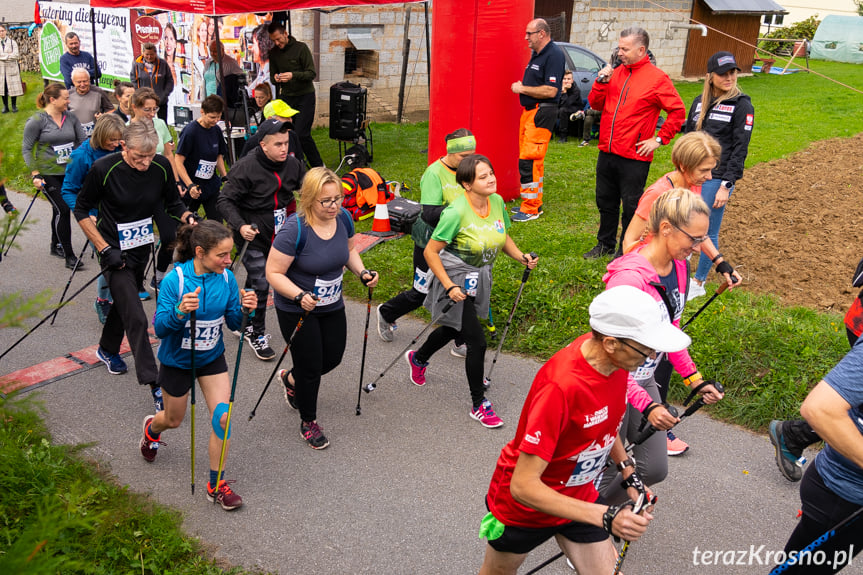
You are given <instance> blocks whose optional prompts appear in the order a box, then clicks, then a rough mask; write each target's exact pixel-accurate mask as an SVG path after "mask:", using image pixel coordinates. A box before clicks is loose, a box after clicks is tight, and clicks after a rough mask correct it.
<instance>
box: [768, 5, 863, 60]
mask: <svg viewBox="0 0 863 575" xmlns="http://www.w3.org/2000/svg"><path fill="white" fill-rule="evenodd" d="M857 1H858V7H859V2H860V1H863V0H857ZM819 24H821V20H819V19H818V14H816V15H814V16H810V17H809V18H807V19H806V20H801V21H800V22H796V23H794V24H792V25H790V26H785V27H783V28H776V29H774V30H771V31H770V33H769V34H765V37H767V38H799V39H801V40H802V39H806V40H812V38H813V37H815V31H816V30H817V29H818V25H819ZM793 48H794V43H793V42H769V41H766V42H764V41H763V42H759V43H758V49H759V50H763V51H766V52H771V53H773V54H775V53H777V52H786V51H787V52H790V51H791V50H792V49H793Z"/></svg>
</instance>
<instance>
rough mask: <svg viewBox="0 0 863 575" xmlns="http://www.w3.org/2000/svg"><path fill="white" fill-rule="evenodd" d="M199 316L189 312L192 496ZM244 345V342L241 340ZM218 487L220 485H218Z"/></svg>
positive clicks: (193, 311)
mask: <svg viewBox="0 0 863 575" xmlns="http://www.w3.org/2000/svg"><path fill="white" fill-rule="evenodd" d="M197 321H198V319H197V317H196V316H195V310H192V311H190V312H189V339H191V340H192V342H191V343H192V346H191V349H190V352H189V355H190V356H191V360H190V363H191V368H192V411H191V418H192V442H191V445H192V496H194V495H195V347H196V346H195V340H196V339H197V335H198V330H197ZM240 344H241V345H242V342H240ZM217 487H218V485H217Z"/></svg>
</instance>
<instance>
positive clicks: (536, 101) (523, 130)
mask: <svg viewBox="0 0 863 575" xmlns="http://www.w3.org/2000/svg"><path fill="white" fill-rule="evenodd" d="M524 36H525V38H526V39H527V45H528V46H530V49H531V50H532V52H531V55H530V61H529V62H528V63H527V68H525V70H524V78H523V79H522V81H521V82H513V84H512V91H513V93H514V94H518V100H519V103H520V104H521V105H522V108H523V110H522V112H521V119H520V120H519V124H518V173H519V176H520V179H521V200H522V202H521V207H520V208H516V209H515V210H514V211H515V214H514V215H513V217H512V221H514V222H527V221H530V220H535V219H536V218H538V217H539V215H540V214H541V213H542V177H543V173H544V169H545V153H546V152H547V151H548V143H549V142H550V141H551V131H552V129H554V123H555V121H556V120H557V103H558V100H559V98H560V85H561V82H562V81H563V72H564V69H565V67H566V64H565V62H564V58H563V52H562V51H561V50H560V48H559V47H558V46H557V44H555V43H554V42H552V41H551V30H550V29H549V27H548V23H546V21H545V20H543V19H541V18H538V19H536V20H531V21H530V22H528V24H527V30H526V31H525V33H524Z"/></svg>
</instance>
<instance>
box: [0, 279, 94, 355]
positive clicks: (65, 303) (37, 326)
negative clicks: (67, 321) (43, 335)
mask: <svg viewBox="0 0 863 575" xmlns="http://www.w3.org/2000/svg"><path fill="white" fill-rule="evenodd" d="M100 275H102V272H101V271H100V272H99V273H97V274H96V275H95V276H93V278H92V279H91V280H90V281H88V282H87V283H85V284H84V285H82V286H81V287H80V288H79V289H78V291H76V292H75V293H73V294H72V295H70V296H69V299H67V300H66V301H64V302H63V304H62V305H61V306H59V307H63V306H65V305H67V304H68V303H69V302H71V301H72V300H73V299H75V297H76V296H77V295H78V294H80V293H81V292H82V291H84V290H85V289H87V287H88V286H89V285H90V284H92V283H93V282H94V281H96V280H97V279H99V276H100ZM58 309H59V308H58ZM55 311H56V310H52V311H51V313H49V314H48V315H46V316H45V317H44V318H42V320H41V321H40V322H39V323H37V324H36V325H34V326H33V327H31V328H30V331H28V332H27V333H25V334H24V335H22V336H21V338H20V339H19V340H18V341H16V342H15V343H13V344H12V345H11V346H9V348H8V349H7V350H6V351H4V352H3V353H2V354H0V359H3V358H4V357H6V354H7V353H9V352H10V351H12V350H13V349H15V347H17V346H18V344H19V343H21V342H22V341H24V340H25V339H27V336H29V335H30V334H31V333H33V332H34V331H36V330H37V329H39V327H40V326H41V325H42V324H43V323H45V322H46V321H48V320H49V319H51V317H52V316H53V315H54V312H55Z"/></svg>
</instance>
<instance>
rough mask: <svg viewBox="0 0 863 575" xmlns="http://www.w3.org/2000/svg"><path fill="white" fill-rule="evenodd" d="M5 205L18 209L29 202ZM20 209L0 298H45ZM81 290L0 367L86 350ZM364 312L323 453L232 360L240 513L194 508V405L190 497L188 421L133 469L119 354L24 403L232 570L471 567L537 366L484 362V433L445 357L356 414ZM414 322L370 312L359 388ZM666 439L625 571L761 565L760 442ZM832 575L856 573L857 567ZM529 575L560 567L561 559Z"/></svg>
mask: <svg viewBox="0 0 863 575" xmlns="http://www.w3.org/2000/svg"><path fill="white" fill-rule="evenodd" d="M10 196H11V199H12V201H13V202H14V203H15V205H16V206H18V208H19V209H21V211H22V212H23V210H24V209H25V208H26V206H27V203H28V198H27V197H25V196H23V195H20V194H16V193H10ZM33 216H35V218H36V219H38V222H34V223H33V225H32V227H31V228H30V229H28V230H26V231H24V232H22V234H21V235H20V236H19V239H18V240H17V241H16V243H17V244H19V245H20V246H21V247H22V249H21V250H20V251H19V250H14V249H13V251H12V252H10V254H9V256H8V257H6V258H4V259H3V261H2V262H0V294H4V295H5V294H9V293H10V292H13V291H20V292H21V293H22V294H23V295H25V296H31V295H34V294H36V293H38V292H40V291H42V290H44V289H51V290H53V291H54V293H55V300H56V298H57V297H58V295H59V292H60V291H61V290H62V288H63V286H64V285H65V283H66V281H67V279H68V270H66V269H65V267H63V263H62V261H61V260H59V259H57V258H54V257H51V256H49V255H48V241H47V238H48V221H49V219H50V210H49V208H48V205H47V203H46V202H43V201H39V202H37V203H36V206H35V207H34V212H33V214H31V218H32V217H33ZM73 237H74V244H75V245H76V246H77V249H80V247H81V246H82V245H83V243H82V242H83V235H82V234H81V233H80V230H79V229H78V227H77V225H73ZM405 241H407V240H405ZM405 265H409V263H408V262H405ZM97 271H98V269H97V265H96V263H95V260H89V259H88V260H87V269H86V270H85V271H83V272H79V273H78V274H76V276H75V278H74V281H73V284H72V288H73V290H74V289H76V288H77V287H78V286H80V285H82V284H83V283H84V282H85V281H86V280H87V279H89V278H91V277H92V276H93V275H95V274H96V272H97ZM242 273H243V272H242V271H241V272H239V274H238V275H242ZM347 281H354V280H353V279H352V278H349V279H347ZM382 281H387V278H386V277H384V278H383V279H382ZM527 289H530V287H529V285H528V287H527ZM94 292H95V288H94V287H93V288H88V289H87V290H86V291H85V292H84V293H83V294H82V295H81V296H79V298H77V299H76V300H75V301H74V303H73V304H72V305H70V306H68V307H66V308H64V309H63V310H62V311H61V312H60V314H59V316H58V318H57V321H56V324H55V325H54V326H49V325H47V324H46V325H44V326H42V327H41V328H39V329H38V330H37V331H36V332H34V333H33V334H32V335H31V336H30V337H29V338H27V339H26V340H25V341H24V342H23V343H22V344H21V345H20V346H18V347H17V348H16V349H15V350H13V351H12V352H11V353H10V354H9V355H8V356H6V357H5V358H4V359H3V360H2V363H0V375H2V374H7V373H10V372H12V371H14V370H17V369H22V368H26V367H29V366H32V365H34V364H37V363H40V362H43V361H46V360H49V359H52V358H56V357H60V356H63V355H65V354H66V353H69V352H71V351H75V350H79V349H82V348H85V347H88V346H91V345H94V344H95V343H97V342H98V337H99V333H100V327H101V326H100V324H99V323H98V321H97V319H96V316H95V313H94V311H93V309H92V301H93V298H94ZM376 303H377V302H376ZM144 307H145V309H146V310H147V312H148V314H149V313H153V312H154V310H155V303H154V302H153V301H149V302H145V303H144ZM365 309H366V308H365V304H364V303H357V302H349V303H348V306H347V313H348V326H349V327H348V343H347V351H346V353H345V359H344V361H343V363H342V364H341V365H340V366H339V367H338V368H337V369H336V370H335V371H334V372H333V373H331V374H329V375H327V376H326V377H325V378H324V382H323V385H322V387H321V393H320V401H319V410H318V414H319V422H320V423H321V425H322V426H323V427H324V430H325V432H326V434H327V437H328V438H329V439H330V442H331V445H330V447H329V448H327V449H326V450H323V451H314V450H312V449H309V448H308V447H307V446H306V445H305V442H304V441H303V440H302V439H301V437H300V433H299V417H298V414H297V413H296V412H295V411H293V410H292V409H291V408H290V407H289V406H287V405H286V403H285V401H284V399H283V396H282V393H281V390H280V389H278V386H275V385H274V386H272V387H271V388H270V391H269V392H268V395H267V396H266V397H265V398H264V401H263V403H262V404H261V406H260V407H259V408H258V411H257V417H256V418H255V419H254V420H252V421H251V422H250V421H248V415H249V412H250V410H251V408H252V407H253V405H254V402H255V401H256V399H257V398H258V395H259V394H260V392H261V390H262V389H263V385H264V383H265V381H266V379H267V377H268V376H269V374H270V372H271V370H272V369H273V363H265V362H261V361H259V360H258V359H256V358H255V357H254V356H253V354H252V353H251V351H250V348H249V347H248V346H246V347H245V349H244V350H243V357H242V362H241V370H240V373H241V376H240V379H239V383H238V386H237V395H236V402H235V405H234V411H233V413H234V418H235V419H234V430H233V442H232V443H233V444H232V450H231V453H230V454H229V458H228V461H227V466H226V468H227V477H228V478H229V479H236V483H235V484H234V488H235V490H236V492H237V493H239V494H240V495H242V497H243V499H244V501H245V506H244V507H243V508H242V509H240V510H238V511H235V512H232V513H227V512H224V511H222V510H221V508H219V507H217V506H214V505H211V504H208V503H207V501H206V498H205V490H204V485H205V483H206V481H207V460H206V451H205V449H206V448H205V446H206V439H207V433H208V431H209V421H210V416H209V414H208V413H207V409H206V404H205V403H204V402H203V401H199V402H198V404H197V409H198V414H197V447H198V452H197V476H196V477H195V482H196V484H197V491H196V494H195V496H194V497H193V496H192V495H191V494H190V486H189V484H190V476H189V463H190V462H189V440H190V435H189V422H188V415H187V418H186V422H184V424H183V426H182V427H181V428H180V429H178V430H173V431H168V432H166V433H164V434H163V436H162V439H163V440H164V441H165V442H167V445H166V446H164V447H162V448H161V449H160V450H159V455H158V457H157V459H156V461H155V462H154V463H152V464H148V463H146V462H145V461H144V460H143V459H142V457H141V455H140V452H139V450H138V441H139V439H140V434H141V421H142V419H143V418H144V416H145V415H147V414H149V413H151V410H152V403H151V399H150V394H149V391H148V390H147V389H145V388H142V387H140V386H138V385H137V383H136V380H135V376H134V372H133V370H134V361H133V360H132V358H131V356H128V357H127V358H126V360H127V362H128V363H129V367H130V372H129V373H128V374H125V375H120V376H114V375H110V374H109V373H107V371H106V370H105V369H104V367H101V366H100V367H97V368H95V369H92V370H89V371H86V372H84V373H82V374H79V375H74V376H71V377H67V378H65V379H61V380H59V381H56V382H54V383H50V384H48V385H44V386H41V387H38V388H37V389H35V390H31V391H27V392H26V393H37V394H38V395H39V397H40V398H41V400H42V401H43V402H44V405H45V407H46V408H47V414H46V419H47V423H48V426H49V428H50V430H51V432H52V433H53V435H54V438H55V440H57V441H59V442H65V443H92V447H90V448H88V449H87V451H86V453H87V454H88V455H90V456H93V457H96V458H99V459H101V460H103V461H104V462H105V463H106V464H107V465H108V466H109V467H110V469H111V471H112V472H113V474H114V475H115V476H116V480H117V481H118V482H119V483H121V484H126V485H129V487H130V488H131V489H133V490H135V491H140V492H144V493H149V494H151V495H152V496H153V497H154V498H155V499H157V500H158V501H160V502H162V503H165V504H167V505H171V506H173V507H175V508H177V509H179V510H180V511H181V512H182V513H183V516H184V522H185V527H186V528H187V530H188V531H189V532H191V533H193V534H195V535H197V536H199V537H201V538H202V539H203V540H204V541H206V542H207V543H208V544H210V545H212V546H213V547H214V548H215V550H216V552H217V554H218V555H219V556H221V557H223V558H225V559H226V560H228V561H229V562H231V563H233V564H237V565H243V566H246V567H250V568H254V567H257V568H261V569H266V570H270V571H273V572H278V573H285V574H288V573H322V574H330V573H333V574H335V573H375V574H380V573H387V574H402V573H404V574H408V573H410V574H415V573H429V574H431V573H440V574H455V573H459V574H460V573H475V572H477V570H478V569H479V565H480V563H481V561H482V556H483V553H484V548H485V542H484V541H482V540H480V539H479V538H478V537H477V531H478V529H479V522H480V520H481V518H482V517H483V515H484V514H485V507H484V503H483V496H484V494H485V491H486V488H487V486H488V481H489V479H490V477H491V473H492V471H493V469H494V464H495V461H496V458H497V456H498V453H499V451H500V449H501V447H502V446H503V445H504V444H505V443H506V442H507V441H509V440H510V439H511V438H512V434H513V433H514V432H515V427H516V423H517V420H518V415H519V412H520V410H521V406H522V402H523V400H524V397H525V395H526V393H527V390H528V388H529V386H530V382H531V381H532V378H533V375H534V374H535V373H536V370H537V369H538V367H539V363H537V362H535V361H532V360H529V359H524V358H520V357H515V356H510V355H502V356H501V358H500V360H499V361H498V365H497V366H496V368H495V372H494V383H493V386H492V388H491V390H490V391H489V394H488V395H489V398H490V399H491V400H492V401H493V402H494V404H495V407H496V409H497V411H498V413H499V415H500V416H501V417H502V418H503V419H504V421H505V422H506V425H505V426H504V427H502V428H500V429H496V430H489V429H485V428H483V427H481V426H480V425H479V424H478V423H477V422H475V421H473V420H472V419H470V418H469V417H468V409H469V404H470V401H469V393H468V388H467V383H466V381H465V376H464V370H463V365H462V362H461V360H458V359H456V358H455V357H452V356H450V355H449V354H448V353H446V351H445V350H442V351H441V352H439V353H438V354H437V355H436V356H435V357H434V358H433V360H432V364H431V366H430V367H429V370H428V373H427V376H428V383H427V384H426V385H425V386H424V387H422V388H420V387H416V386H414V385H412V384H411V383H410V381H409V380H408V375H407V367H406V365H405V364H404V362H403V361H402V360H399V361H398V362H397V363H396V365H395V367H394V368H393V369H392V370H391V371H389V372H388V373H387V374H386V375H385V377H384V378H383V379H382V380H381V381H380V382H379V385H378V389H377V390H376V391H374V392H373V393H371V394H368V395H366V394H363V397H362V415H361V416H359V417H357V416H356V415H355V404H356V398H357V383H358V376H359V369H360V356H361V351H362V335H363V331H362V330H363V324H364V317H365ZM372 312H373V313H374V310H372ZM267 320H268V327H269V331H270V333H272V334H273V339H272V347H273V349H275V350H276V351H277V353H281V351H282V349H283V348H284V340H283V339H282V336H281V335H280V334H279V330H278V325H277V322H276V319H275V313H274V312H272V311H270V312H269V313H268V317H267ZM34 323H35V321H33V320H31V322H30V325H33V324H34ZM422 327H423V324H422V323H421V322H419V321H417V320H414V319H403V320H402V321H400V322H399V331H398V332H397V336H396V341H395V342H394V343H389V344H387V343H384V342H382V341H381V340H380V339H379V338H378V336H377V335H376V332H375V330H374V316H373V317H372V327H371V329H370V333H369V339H368V357H367V361H366V379H365V381H366V382H368V381H370V380H372V379H374V378H375V377H376V376H377V374H378V373H380V371H381V370H382V369H383V368H384V367H385V366H386V365H387V364H388V363H389V362H390V361H391V360H392V359H393V358H394V357H395V356H396V354H397V353H398V352H399V350H401V349H403V348H404V347H405V346H407V344H408V343H409V342H410V340H411V338H412V337H413V336H414V335H415V334H417V333H418V332H419V331H420V330H421V329H422ZM22 334H23V331H22V330H19V329H6V330H3V331H2V332H0V349H3V350H5V349H6V348H7V347H8V346H9V345H11V343H12V342H14V341H15V340H16V339H18V338H19V337H20V336H21V335H22ZM225 339H226V345H227V357H228V361H229V365H230V366H231V368H232V369H233V362H234V359H235V357H236V351H237V348H236V346H237V342H238V340H237V338H235V337H233V336H231V335H230V334H228V335H226V338H225ZM289 362H290V358H288V359H287V360H286V363H289ZM489 362H490V358H489ZM232 373H233V371H232ZM678 431H679V435H680V436H681V437H682V438H683V439H685V440H686V441H688V442H689V443H690V444H691V445H692V448H691V449H690V451H689V452H688V453H687V454H685V455H684V456H682V457H678V458H672V460H671V461H670V473H669V477H668V479H667V480H666V481H665V482H663V483H661V484H660V485H657V486H655V491H656V493H657V494H658V496H659V502H658V504H657V508H656V519H655V520H654V522H653V523H652V525H651V528H650V530H649V531H648V534H647V535H646V536H645V537H644V538H643V539H642V540H640V541H639V542H637V543H636V544H634V545H632V547H631V549H630V552H629V555H628V556H627V559H626V563H625V568H624V571H625V572H626V573H628V574H633V573H640V574H645V575H665V574H670V573H699V574H707V575H712V574H716V575H719V574H722V575H732V574H738V573H740V574H743V573H747V574H748V573H766V572H768V571H769V568H768V567H767V565H766V563H765V564H763V565H760V564H759V560H760V561H762V562H763V561H764V558H765V553H766V552H767V551H769V550H776V551H778V550H781V549H782V547H783V546H784V543H785V540H786V538H787V536H788V534H789V533H790V532H791V530H792V529H793V528H794V525H795V523H796V515H797V510H798V508H799V497H798V493H797V485H796V484H791V483H789V482H787V481H786V480H785V479H784V478H783V477H782V476H781V475H780V474H779V472H778V471H777V470H776V467H775V464H774V461H773V450H772V447H771V445H770V443H769V441H768V440H767V438H766V437H765V436H761V435H757V434H754V433H751V432H749V431H746V430H743V429H740V428H738V427H735V426H733V425H727V424H723V423H719V422H717V421H714V420H712V419H710V418H709V417H707V416H706V415H701V414H696V415H695V416H694V417H692V418H690V419H688V420H687V421H686V422H685V423H684V424H683V425H681V427H680V428H679V429H678ZM810 455H812V454H810ZM810 459H811V457H810ZM762 545H763V546H764V547H763V550H762V551H761V553H760V554H755V555H754V556H750V554H749V552H750V549H751V548H753V549H755V550H757V549H759V548H760V547H761V546H762ZM705 550H709V551H719V552H722V553H723V555H721V556H720V560H719V564H712V565H703V564H702V563H703V562H704V560H705V557H704V556H703V555H702V554H701V552H703V551H705ZM729 552H737V553H734V557H733V559H734V562H735V563H736V562H737V561H738V560H739V559H741V557H740V553H741V552H745V554H746V557H745V558H743V564H742V565H741V564H733V565H729V564H728V563H727V561H728V560H729V559H730V555H729ZM555 553H557V548H556V547H555V546H554V544H552V543H547V544H545V545H544V546H542V547H540V548H539V549H538V550H536V551H535V552H534V553H533V554H532V555H531V556H530V557H529V558H528V560H527V561H526V563H525V567H523V568H522V571H521V572H526V571H528V570H529V569H530V568H533V567H534V566H536V565H538V564H539V563H541V562H542V561H543V560H545V559H546V558H548V557H551V556H552V555H554V554H555ZM694 560H697V561H698V564H695V563H694ZM709 561H710V562H714V561H716V559H715V558H714V557H710V558H709ZM845 572H847V573H861V572H863V571H861V570H860V567H859V566H854V567H852V568H851V569H846V571H845ZM543 573H549V574H553V573H571V571H570V570H569V569H567V568H566V566H565V562H564V561H563V560H560V561H557V562H556V563H554V564H553V565H551V566H549V567H547V568H546V569H544V570H543Z"/></svg>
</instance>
